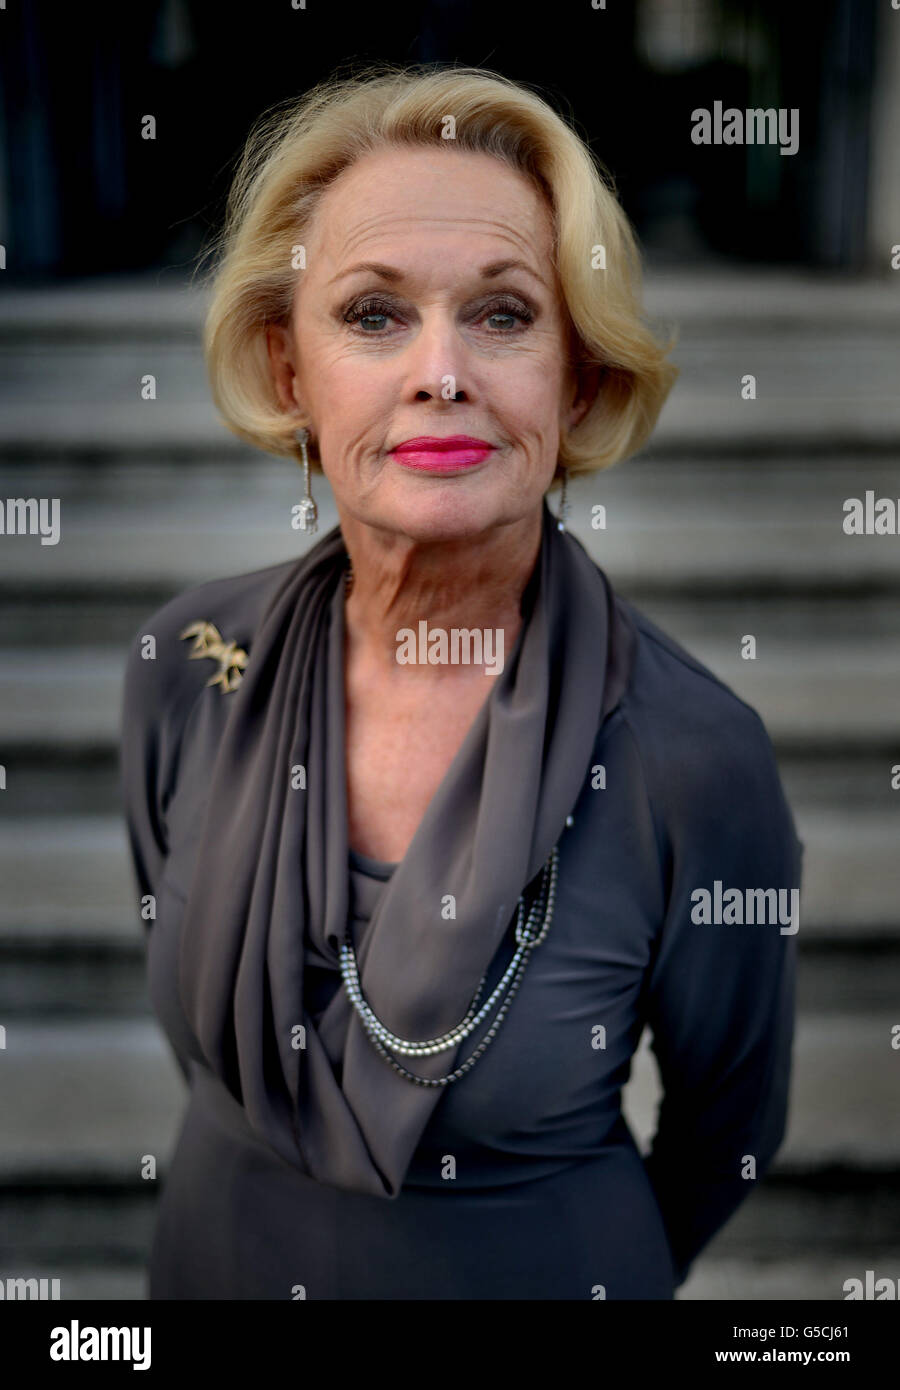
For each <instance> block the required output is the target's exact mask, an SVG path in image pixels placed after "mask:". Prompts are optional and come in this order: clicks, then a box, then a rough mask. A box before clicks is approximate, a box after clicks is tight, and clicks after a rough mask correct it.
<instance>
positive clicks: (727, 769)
mask: <svg viewBox="0 0 900 1390" xmlns="http://www.w3.org/2000/svg"><path fill="white" fill-rule="evenodd" d="M616 601H617V603H619V604H621V605H622V608H623V610H624V613H625V616H626V618H627V620H628V621H629V623H630V625H631V627H632V631H633V634H634V656H633V662H632V669H631V676H630V680H629V683H628V686H627V688H626V690H625V693H624V696H623V698H622V701H621V714H622V722H623V724H624V725H625V726H626V727H627V728H628V729H629V731H630V733H631V736H632V737H633V738H634V740H635V742H636V744H637V747H638V751H639V753H640V757H641V762H642V765H643V767H644V771H645V776H646V777H647V781H648V784H649V785H650V788H651V791H653V792H654V793H656V794H658V796H659V797H660V798H661V799H662V800H664V801H667V802H669V803H670V804H672V805H675V804H676V803H677V804H678V805H679V806H680V807H682V808H683V807H684V806H685V805H686V804H687V803H689V802H690V803H699V802H703V803H705V804H706V806H707V807H708V808H709V807H712V806H715V805H720V806H721V805H722V804H726V805H728V806H729V807H731V806H734V805H735V804H736V802H737V801H738V800H740V799H742V798H747V799H752V800H758V799H766V798H768V797H776V798H777V799H778V801H779V802H780V800H781V789H780V781H779V776H778V771H777V764H776V760H775V752H774V748H773V745H772V740H771V738H770V736H769V733H768V730H767V729H766V726H765V724H764V723H763V721H762V719H761V717H760V715H759V713H758V711H757V710H756V709H754V708H753V706H752V705H750V704H748V702H747V701H746V700H744V699H742V698H741V696H739V695H738V694H737V693H736V692H735V691H734V690H732V689H731V687H730V686H729V685H728V684H727V683H726V682H725V681H724V680H722V679H721V678H720V677H719V676H717V675H716V674H715V673H714V672H713V671H711V670H710V669H709V668H708V667H707V666H705V665H704V664H703V662H702V661H700V660H698V659H697V657H695V656H693V655H692V653H691V652H689V651H688V650H687V649H686V648H685V647H683V646H682V645H681V643H680V642H678V641H676V640H675V639H674V638H673V637H671V636H670V635H669V634H668V633H666V632H664V631H663V630H662V629H661V628H660V627H658V626H657V624H656V623H654V622H652V621H651V619H650V618H648V617H647V616H646V614H644V613H642V612H641V610H640V609H638V608H637V607H635V606H634V605H633V604H632V603H630V602H627V601H626V600H623V599H621V597H620V596H618V595H617V599H616Z"/></svg>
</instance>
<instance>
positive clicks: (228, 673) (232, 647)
mask: <svg viewBox="0 0 900 1390" xmlns="http://www.w3.org/2000/svg"><path fill="white" fill-rule="evenodd" d="M179 636H180V639H181V641H184V639H185V638H186V637H193V638H194V639H195V641H194V646H193V649H192V651H191V653H190V656H189V658H188V659H189V660H190V661H194V660H197V659H199V658H200V657H204V656H211V657H212V658H213V660H214V661H218V663H219V669H218V671H217V672H216V674H215V675H214V676H210V678H209V680H208V681H207V682H206V684H207V685H221V687H222V694H223V695H224V694H227V692H228V691H229V690H236V689H237V687H238V686H239V685H240V683H241V681H242V679H243V670H244V667H245V666H246V665H247V653H246V652H245V651H244V649H243V647H239V646H238V645H237V643H236V642H226V641H225V640H224V639H223V637H222V634H221V632H220V631H219V629H218V628H217V627H216V626H215V625H214V624H213V623H207V622H203V621H198V622H196V623H189V624H188V626H187V627H186V628H185V629H184V632H182V633H180V634H179Z"/></svg>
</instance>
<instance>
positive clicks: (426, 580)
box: [341, 511, 543, 685]
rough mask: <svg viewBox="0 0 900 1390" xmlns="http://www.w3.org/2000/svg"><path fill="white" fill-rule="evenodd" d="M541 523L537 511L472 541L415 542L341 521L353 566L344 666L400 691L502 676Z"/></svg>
mask: <svg viewBox="0 0 900 1390" xmlns="http://www.w3.org/2000/svg"><path fill="white" fill-rule="evenodd" d="M542 520H543V514H542V512H541V511H539V512H538V513H537V514H536V515H535V516H533V517H527V518H525V519H524V520H522V521H517V522H513V523H510V524H509V525H506V526H501V527H497V528H495V529H493V530H492V531H490V532H488V533H487V534H484V535H479V536H476V537H473V538H466V539H465V540H458V541H436V542H427V543H420V542H417V541H411V540H409V538H408V537H406V536H401V535H397V534H396V533H394V532H389V531H383V530H381V529H376V528H375V527H372V526H368V525H366V524H364V523H360V522H357V521H355V520H354V519H352V518H351V519H347V520H345V519H344V518H342V519H341V530H342V533H343V536H344V542H345V544H346V546H347V550H348V553H349V555H350V559H351V561H352V565H353V586H352V589H351V591H350V594H349V596H348V598H347V600H346V607H345V617H344V621H345V631H346V652H347V657H348V659H349V660H351V661H353V662H354V663H355V664H356V665H357V667H360V666H362V667H365V668H366V669H367V670H369V671H371V672H372V674H373V676H374V675H376V674H377V675H381V676H383V677H384V678H385V679H390V680H395V681H401V680H402V682H403V684H404V685H408V684H409V682H410V681H411V680H413V679H415V680H420V681H425V682H427V681H429V680H430V681H435V680H439V681H441V683H444V682H445V681H446V680H447V679H448V678H453V679H459V680H460V681H461V682H462V683H465V682H466V681H467V680H468V679H469V678H471V677H472V676H473V675H475V674H481V675H483V674H495V675H496V674H499V672H500V670H502V665H503V659H504V654H505V655H506V656H508V655H509V653H511V651H512V649H513V646H514V644H515V641H516V638H517V637H518V634H519V631H520V629H521V626H522V621H523V620H522V613H521V601H522V594H523V592H524V590H525V587H526V585H527V584H528V581H529V579H530V578H531V575H532V574H533V572H534V567H535V565H536V564H537V562H538V558H539V555H540V548H541V527H542ZM454 631H455V632H456V633H457V634H462V635H458V636H457V637H456V638H455V639H454V637H453V634H454ZM441 634H445V636H444V637H443V638H442V636H441ZM465 634H469V635H468V636H466V635H465ZM464 653H468V655H465V654H464ZM479 656H480V657H481V658H482V665H481V666H480V667H479V666H478V665H477V661H478V658H479ZM498 657H499V667H498Z"/></svg>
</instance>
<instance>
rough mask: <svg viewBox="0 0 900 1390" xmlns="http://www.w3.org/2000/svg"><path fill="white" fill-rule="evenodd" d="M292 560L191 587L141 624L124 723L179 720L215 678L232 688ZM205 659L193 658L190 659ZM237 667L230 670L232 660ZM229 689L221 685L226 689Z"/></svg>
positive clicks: (132, 648)
mask: <svg viewBox="0 0 900 1390" xmlns="http://www.w3.org/2000/svg"><path fill="white" fill-rule="evenodd" d="M296 564H297V561H296V560H287V561H283V562H282V563H280V564H276V565H268V566H266V567H265V568H263V569H258V570H252V571H250V572H249V573H246V574H238V575H230V576H227V577H225V578H222V579H212V580H207V581H206V582H205V583H203V584H196V585H193V586H192V587H191V588H188V589H184V590H182V592H181V593H179V594H176V595H175V596H174V598H171V599H169V600H168V601H167V602H166V603H164V604H162V605H161V606H160V607H159V608H157V609H156V610H155V611H154V612H152V613H150V614H149V616H148V617H147V618H145V619H144V620H143V622H142V623H141V625H140V627H139V629H138V631H137V632H136V633H135V634H134V635H133V637H132V639H131V642H130V644H129V648H128V653H127V658H126V668H125V689H124V711H123V714H124V719H125V721H126V722H128V720H129V719H135V718H140V717H141V716H142V714H143V716H144V717H146V718H155V719H161V718H165V717H172V718H178V717H179V716H180V715H181V714H183V713H184V712H186V710H187V709H189V707H190V706H191V704H192V703H193V701H194V700H195V699H196V697H197V695H198V694H199V693H200V692H201V691H202V690H203V689H204V688H205V687H206V686H207V684H208V683H209V680H210V677H211V676H213V675H216V673H217V671H221V672H222V673H224V675H225V678H226V679H228V680H229V681H233V680H234V678H235V676H236V675H237V674H238V672H239V670H240V664H239V663H240V660H241V658H240V653H241V652H246V651H247V650H248V648H249V646H250V645H251V643H252V637H253V634H254V632H255V631H256V629H257V627H258V625H259V622H260V620H261V618H262V616H263V614H264V612H265V610H266V608H267V606H268V604H269V603H270V602H271V600H272V598H273V597H274V595H275V594H276V593H277V591H278V590H279V588H280V587H281V585H282V584H283V583H284V582H285V580H286V579H287V578H288V576H289V574H290V573H291V570H292V569H293V568H294V566H295V565H296ZM193 653H197V654H198V655H208V656H209V657H210V658H211V661H210V660H202V659H191V658H192V654H193ZM232 657H233V658H235V659H236V663H237V664H234V665H229V660H230V658H232ZM228 688H233V687H229V686H227V685H226V686H225V689H226V690H227V689H228Z"/></svg>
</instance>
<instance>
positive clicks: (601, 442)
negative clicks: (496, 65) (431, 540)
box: [204, 64, 677, 478]
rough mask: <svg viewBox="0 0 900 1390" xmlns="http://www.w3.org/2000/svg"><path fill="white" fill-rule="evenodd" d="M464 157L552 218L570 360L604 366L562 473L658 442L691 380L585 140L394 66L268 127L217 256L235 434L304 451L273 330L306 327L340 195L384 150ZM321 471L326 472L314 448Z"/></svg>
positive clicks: (467, 79)
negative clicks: (270, 339) (332, 192)
mask: <svg viewBox="0 0 900 1390" xmlns="http://www.w3.org/2000/svg"><path fill="white" fill-rule="evenodd" d="M451 117H452V118H453V119H452V121H451V120H449V119H448V118H451ZM448 131H452V132H453V139H452V140H450V141H449V142H448V139H447V138H446V137H447V133H448ZM448 143H450V144H451V145H453V146H454V147H455V148H456V149H458V150H466V151H475V152H482V153H486V154H491V155H494V156H496V158H498V159H502V160H504V161H505V162H506V163H507V164H508V165H509V166H511V167H512V168H513V169H516V170H519V171H520V172H521V173H523V174H524V175H525V176H526V177H528V178H530V179H531V180H532V181H533V183H534V185H535V186H536V187H537V188H538V190H539V191H540V192H541V193H542V194H543V196H544V197H545V199H546V200H547V203H548V205H549V209H550V213H551V221H552V227H553V258H554V267H555V270H556V274H557V276H558V279H559V283H560V286H561V289H562V294H563V297H564V300H565V303H566V306H567V308H568V313H569V317H570V320H571V324H570V362H572V363H573V364H577V363H584V364H592V365H599V366H601V367H602V368H603V372H602V374H601V381H600V387H599V390H598V393H597V397H596V399H595V401H594V403H593V404H592V406H591V408H590V410H589V411H588V412H587V414H586V415H585V416H584V417H583V419H582V420H581V421H580V423H579V424H578V425H577V426H576V427H575V428H574V429H573V430H571V431H570V432H569V433H568V434H567V435H566V436H565V437H564V438H563V439H561V441H560V450H559V461H558V469H561V468H562V467H566V468H567V469H568V470H569V473H570V474H571V475H574V474H577V473H587V472H591V471H593V470H595V469H600V468H607V467H609V466H610V465H611V464H614V463H616V462H618V461H619V460H620V459H623V458H626V457H627V456H628V455H629V454H632V453H634V452H635V450H637V449H639V448H640V446H641V445H642V444H643V443H644V441H645V440H646V439H647V438H648V436H649V435H650V433H651V431H652V430H653V427H654V425H655V424H656V421H657V417H658V415H659V412H660V410H661V408H662V405H663V403H664V401H665V399H666V396H667V395H668V393H669V390H670V389H671V386H672V383H673V381H674V379H675V377H676V376H677V368H675V367H674V366H672V365H671V363H669V362H668V361H667V354H668V353H669V352H670V350H671V347H672V343H671V342H669V343H667V344H662V343H660V342H658V341H657V339H656V338H655V337H654V335H653V333H652V332H651V331H650V329H649V328H648V327H647V326H646V324H645V322H644V321H643V318H642V309H641V303H640V256H639V252H638V249H637V245H636V242H635V238H634V235H633V233H632V231H631V227H630V225H629V222H628V219H627V218H626V216H625V213H624V212H623V211H622V209H621V207H620V206H619V203H618V202H617V200H616V197H615V193H614V192H613V189H612V186H611V183H610V182H608V176H607V175H606V173H605V171H603V169H602V167H601V166H600V165H599V164H598V163H596V162H595V159H594V157H593V155H592V153H591V151H590V150H589V148H588V147H587V145H586V144H585V143H584V141H583V140H582V139H581V138H580V137H579V136H578V135H577V134H576V132H575V131H574V129H572V128H570V126H569V125H567V124H566V122H565V121H564V120H563V119H562V117H560V116H559V115H557V113H556V112H555V111H554V110H553V109H552V108H551V107H550V106H549V105H548V104H547V102H546V101H544V99H543V98H542V97H540V96H538V95H537V94H536V93H535V92H534V91H531V90H529V89H528V88H526V87H524V86H522V85H520V84H519V83H516V82H513V81H511V80H509V79H508V78H505V77H502V76H501V75H499V74H497V73H494V72H491V71H488V70H487V69H484V68H472V67H446V66H444V67H441V66H439V65H435V64H422V65H419V66H418V67H416V68H397V67H394V66H393V65H390V64H379V65H376V66H374V67H367V68H365V69H364V70H363V71H362V72H361V73H360V74H359V75H357V76H352V77H349V78H347V77H344V78H341V77H331V78H329V79H327V80H326V81H324V82H322V83H320V84H319V85H318V86H316V87H314V88H312V89H311V90H310V91H308V92H306V93H305V94H304V95H303V96H302V97H300V98H299V99H296V98H293V99H291V100H290V101H289V103H287V104H284V103H282V104H279V106H277V107H275V108H273V109H271V110H270V111H268V112H266V113H264V114H263V116H262V117H261V118H260V119H259V120H258V121H257V122H256V123H255V125H254V126H253V128H252V130H251V132H250V135H249V137H248V139H247V143H246V145H245V148H244V150H243V153H242V155H241V157H240V159H239V161H238V164H237V169H236V172H235V176H234V180H233V183H232V186H231V190H230V194H229V198H228V203H227V209H226V215H225V219H224V224H223V227H222V231H221V234H220V235H219V236H218V237H217V238H216V239H215V240H214V241H213V243H212V244H211V246H210V247H209V249H208V251H207V253H206V254H207V255H211V256H212V257H213V258H214V266H213V270H212V274H211V276H210V282H211V290H212V294H211V299H210V302H209V308H208V312H207V317H206V325H205V333H204V350H205V354H206V363H207V368H208V371H209V377H210V384H211V388H212V394H213V399H214V401H215V403H216V406H217V407H218V409H219V411H220V412H221V414H222V416H223V417H224V419H225V422H226V424H227V425H228V427H229V429H231V430H232V431H233V432H234V433H235V434H237V435H239V436H240V438H242V439H244V440H247V441H248V442H249V443H250V444H253V445H255V446H257V447H258V448H260V449H263V450H265V451H266V452H267V453H273V454H294V453H295V452H296V443H295V439H294V431H295V430H296V429H297V428H299V427H300V426H301V425H304V424H308V423H309V421H308V420H305V419H304V418H303V416H302V415H301V414H296V415H293V414H289V413H287V412H285V410H284V409H283V407H282V406H281V404H280V402H279V400H278V397H277V394H276V391H275V386H274V382H273V380H272V374H271V368H270V363H269V357H268V352H267V348H266V329H267V326H268V325H269V324H285V325H287V324H289V322H290V316H291V311H292V305H293V299H294V291H295V289H296V284H297V276H298V274H302V269H298V260H297V248H298V247H302V246H303V245H304V243H305V241H306V240H307V238H308V235H309V231H310V228H311V224H312V219H313V217H314V215H315V211H316V207H317V205H318V203H319V201H320V199H321V197H322V195H323V193H324V191H325V190H326V189H327V187H328V185H329V184H330V183H331V181H332V180H333V179H335V178H336V177H337V175H338V174H340V173H341V172H342V171H343V170H344V169H346V168H347V167H348V166H349V165H351V164H353V163H354V161H355V160H357V159H359V158H360V157H361V156H363V155H365V154H368V153H369V152H371V151H375V150H383V149H385V148H386V147H391V146H394V147H403V146H410V145H412V146H421V145H425V146H435V147H436V148H441V150H442V152H443V150H444V149H446V146H447V144H448ZM604 260H605V268H604ZM300 265H301V266H302V258H301V260H300ZM309 458H310V463H311V465H312V466H314V467H316V468H318V469H321V461H320V459H319V455H318V450H317V447H316V440H315V439H314V438H312V439H311V440H310V445H309ZM559 476H560V473H559V471H558V472H557V478H558V477H559Z"/></svg>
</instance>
